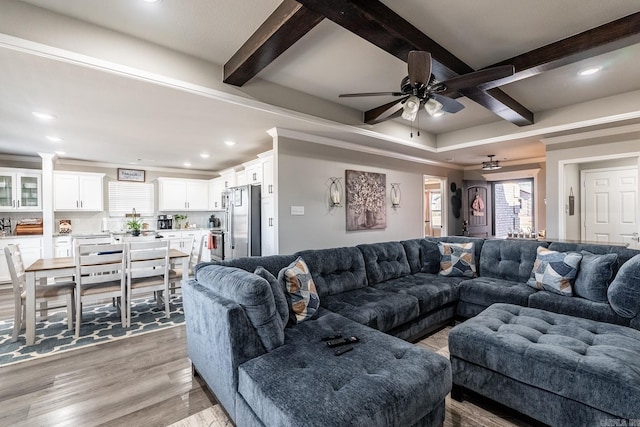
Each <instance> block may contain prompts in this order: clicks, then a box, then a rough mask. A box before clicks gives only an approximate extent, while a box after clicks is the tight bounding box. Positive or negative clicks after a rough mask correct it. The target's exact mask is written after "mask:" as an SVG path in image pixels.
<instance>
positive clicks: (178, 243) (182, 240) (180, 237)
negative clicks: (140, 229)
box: [159, 230, 202, 253]
mask: <svg viewBox="0 0 640 427" xmlns="http://www.w3.org/2000/svg"><path fill="white" fill-rule="evenodd" d="M159 234H160V235H161V236H162V240H168V241H169V247H170V248H171V249H177V250H179V251H181V252H186V253H190V252H191V248H192V247H193V241H194V239H195V240H196V241H197V242H199V241H200V236H202V231H201V230H188V231H166V232H165V231H160V232H159Z"/></svg>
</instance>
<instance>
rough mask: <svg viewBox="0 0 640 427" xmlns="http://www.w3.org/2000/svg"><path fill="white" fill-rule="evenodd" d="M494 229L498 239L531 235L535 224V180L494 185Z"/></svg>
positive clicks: (499, 182)
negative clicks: (511, 235) (512, 235)
mask: <svg viewBox="0 0 640 427" xmlns="http://www.w3.org/2000/svg"><path fill="white" fill-rule="evenodd" d="M493 202H494V206H493V227H494V233H493V234H494V235H495V236H497V237H508V236H509V234H510V233H511V234H513V233H520V232H522V233H523V234H524V235H527V234H530V233H531V232H532V231H533V230H534V229H535V227H534V226H535V224H534V223H533V179H522V180H517V181H498V182H494V183H493Z"/></svg>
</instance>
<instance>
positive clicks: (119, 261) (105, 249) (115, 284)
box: [74, 243, 126, 337]
mask: <svg viewBox="0 0 640 427" xmlns="http://www.w3.org/2000/svg"><path fill="white" fill-rule="evenodd" d="M74 253H75V256H74V259H75V265H76V337H79V336H80V324H81V323H82V307H83V303H85V302H89V301H94V302H95V301H100V300H104V299H106V298H111V299H115V301H116V309H117V310H118V311H119V314H120V321H121V323H122V326H123V327H125V326H126V311H125V310H123V308H122V302H123V301H124V300H125V297H126V286H125V285H126V280H125V277H126V263H125V245H124V244H122V243H118V244H89V245H82V244H80V245H77V246H76V247H75V249H74Z"/></svg>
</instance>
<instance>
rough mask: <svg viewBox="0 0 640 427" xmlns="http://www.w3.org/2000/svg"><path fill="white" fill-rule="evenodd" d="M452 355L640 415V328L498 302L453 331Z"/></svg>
mask: <svg viewBox="0 0 640 427" xmlns="http://www.w3.org/2000/svg"><path fill="white" fill-rule="evenodd" d="M449 350H450V353H451V357H452V359H453V358H459V359H462V360H465V361H467V362H470V363H473V364H476V365H478V366H482V367H485V368H487V369H490V370H492V371H494V372H498V373H500V374H502V375H505V376H507V377H509V378H512V379H515V380H518V381H520V382H522V383H525V384H528V385H531V386H534V387H538V388H540V389H544V390H547V391H550V392H553V393H556V394H559V395H562V396H564V397H567V398H569V399H572V400H575V401H578V402H581V403H583V404H586V405H589V406H592V407H594V408H597V409H599V410H601V411H604V412H608V413H612V414H615V415H617V416H620V417H624V418H639V417H640V331H638V330H635V329H632V328H628V327H625V326H619V325H613V324H609V323H602V322H596V321H593V320H588V319H581V318H576V317H571V316H565V315H562V314H557V313H551V312H548V311H544V310H539V309H534V308H526V307H519V306H515V305H508V304H494V305H492V306H491V307H489V308H488V309H486V310H485V311H483V312H482V313H480V314H479V315H478V316H476V317H474V318H472V319H469V320H467V321H466V322H464V323H462V324H460V325H458V326H456V327H455V328H453V329H452V330H451V333H450V334H449Z"/></svg>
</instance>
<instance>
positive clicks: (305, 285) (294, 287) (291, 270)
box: [278, 257, 320, 323]
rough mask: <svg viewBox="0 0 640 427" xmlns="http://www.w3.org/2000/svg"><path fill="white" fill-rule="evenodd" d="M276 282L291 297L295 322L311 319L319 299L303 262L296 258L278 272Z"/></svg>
mask: <svg viewBox="0 0 640 427" xmlns="http://www.w3.org/2000/svg"><path fill="white" fill-rule="evenodd" d="M278 280H279V281H280V283H282V285H283V286H284V288H285V289H286V290H287V292H288V293H289V296H290V297H291V308H292V309H293V313H294V315H295V317H296V322H298V323H299V322H304V321H305V320H307V319H310V318H312V317H313V315H314V314H315V313H316V311H317V310H318V307H320V297H319V296H318V292H317V291H316V286H315V284H314V283H313V278H311V274H310V273H309V267H307V264H305V262H304V260H303V259H302V258H300V257H298V259H296V260H295V261H294V262H293V263H292V264H291V265H289V266H288V267H286V268H283V269H282V270H280V273H279V274H278Z"/></svg>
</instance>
